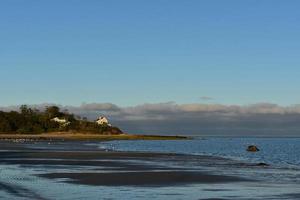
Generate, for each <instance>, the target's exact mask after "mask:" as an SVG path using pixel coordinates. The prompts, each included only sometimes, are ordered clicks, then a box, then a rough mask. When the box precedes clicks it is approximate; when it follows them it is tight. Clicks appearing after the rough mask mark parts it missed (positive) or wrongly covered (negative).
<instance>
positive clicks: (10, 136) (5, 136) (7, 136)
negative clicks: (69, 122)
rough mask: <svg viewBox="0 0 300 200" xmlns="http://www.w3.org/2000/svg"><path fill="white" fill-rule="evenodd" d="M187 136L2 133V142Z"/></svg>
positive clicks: (148, 138) (183, 138)
mask: <svg viewBox="0 0 300 200" xmlns="http://www.w3.org/2000/svg"><path fill="white" fill-rule="evenodd" d="M187 139H192V138H191V137H187V136H164V135H133V134H120V135H100V134H94V133H72V132H53V133H42V134H14V133H0V140H26V141H31V140H32V141H48V140H50V141H52V140H58V141H111V140H187Z"/></svg>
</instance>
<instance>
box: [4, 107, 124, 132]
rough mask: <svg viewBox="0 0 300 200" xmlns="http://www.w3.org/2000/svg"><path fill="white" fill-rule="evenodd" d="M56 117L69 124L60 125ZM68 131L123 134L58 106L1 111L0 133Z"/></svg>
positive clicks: (118, 130)
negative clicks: (55, 119) (62, 110)
mask: <svg viewBox="0 0 300 200" xmlns="http://www.w3.org/2000/svg"><path fill="white" fill-rule="evenodd" d="M56 117H57V118H60V119H64V120H66V121H68V122H69V123H68V124H67V125H66V124H61V123H58V122H56V121H54V120H53V119H54V118H56ZM67 131H72V132H86V133H97V134H107V135H109V134H121V133H122V131H121V130H120V129H119V128H117V127H111V126H108V125H105V124H104V125H99V124H97V123H95V122H91V121H88V120H87V119H80V118H79V117H75V116H74V115H73V114H70V113H68V112H67V111H64V112H61V111H60V109H59V108H58V107H57V106H50V107H47V108H46V109H45V110H44V111H40V110H37V109H32V108H29V107H28V106H26V105H22V106H21V107H20V111H19V112H16V111H10V112H3V111H0V133H21V134H33V133H34V134H39V133H49V132H67Z"/></svg>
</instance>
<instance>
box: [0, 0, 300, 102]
mask: <svg viewBox="0 0 300 200" xmlns="http://www.w3.org/2000/svg"><path fill="white" fill-rule="evenodd" d="M299 8H300V1H297V0H289V1H282V0H277V1H276V0H269V1H267V0H248V1H240V0H235V1H230V0H226V1H223V0H218V1H217V0H207V1H198V0H194V1H193V0H188V1H184V0H180V1H176V0H160V1H159V0H157V1H155V0H151V1H141V0H136V1H131V0H127V1H123V0H120V1H116V0H106V1H98V0H88V1H82V0H69V1H61V0H59V1H58V0H57V1H56V0H49V1H37V0H6V1H5V0H3V1H0V70H1V74H0V75H1V77H0V93H1V98H0V105H2V106H3V105H12V104H22V103H28V104H35V103H43V102H51V103H60V104H67V105H78V104H81V103H82V102H112V103H116V104H118V105H123V106H128V105H135V104H141V103H146V102H148V103H156V102H166V101H175V102H178V103H198V102H204V101H203V100H201V98H200V97H201V96H209V97H212V98H214V99H213V100H212V101H208V102H207V101H206V102H205V103H222V104H249V103H255V102H273V103H278V104H282V105H288V104H297V103H300V40H299V37H300V25H299V22H300V12H299Z"/></svg>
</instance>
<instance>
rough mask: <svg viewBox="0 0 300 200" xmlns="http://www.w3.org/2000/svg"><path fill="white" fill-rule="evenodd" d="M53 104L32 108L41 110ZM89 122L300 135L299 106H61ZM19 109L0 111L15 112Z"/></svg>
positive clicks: (142, 128) (132, 128) (136, 128)
mask: <svg viewBox="0 0 300 200" xmlns="http://www.w3.org/2000/svg"><path fill="white" fill-rule="evenodd" d="M49 105H53V104H40V105H31V107H34V108H38V109H40V110H42V109H43V108H45V107H46V106H49ZM57 106H59V107H60V108H61V109H63V110H65V109H67V110H69V112H71V113H74V114H75V115H79V116H82V117H87V118H88V119H90V120H94V119H96V118H97V117H98V116H100V115H105V116H107V117H108V118H109V119H110V120H111V122H112V123H113V124H115V125H117V126H120V127H121V128H122V129H123V130H125V131H126V132H130V133H151V134H160V133H166V134H206V135H210V134H214V135H216V134H217V135H300V105H291V106H280V105H277V104H271V103H257V104H251V105H245V106H240V105H222V104H199V103H197V104H176V103H175V102H166V103H156V104H142V105H137V106H131V107H120V106H118V105H115V104H112V103H90V104H82V105H80V106H62V105H57ZM17 109H18V106H11V107H3V108H0V110H5V111H8V110H17Z"/></svg>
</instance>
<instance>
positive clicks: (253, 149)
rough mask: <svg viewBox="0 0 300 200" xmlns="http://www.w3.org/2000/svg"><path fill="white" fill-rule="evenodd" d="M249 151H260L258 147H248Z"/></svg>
mask: <svg viewBox="0 0 300 200" xmlns="http://www.w3.org/2000/svg"><path fill="white" fill-rule="evenodd" d="M247 151H250V152H257V151H259V149H258V148H257V146H254V145H250V146H248V148H247Z"/></svg>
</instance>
